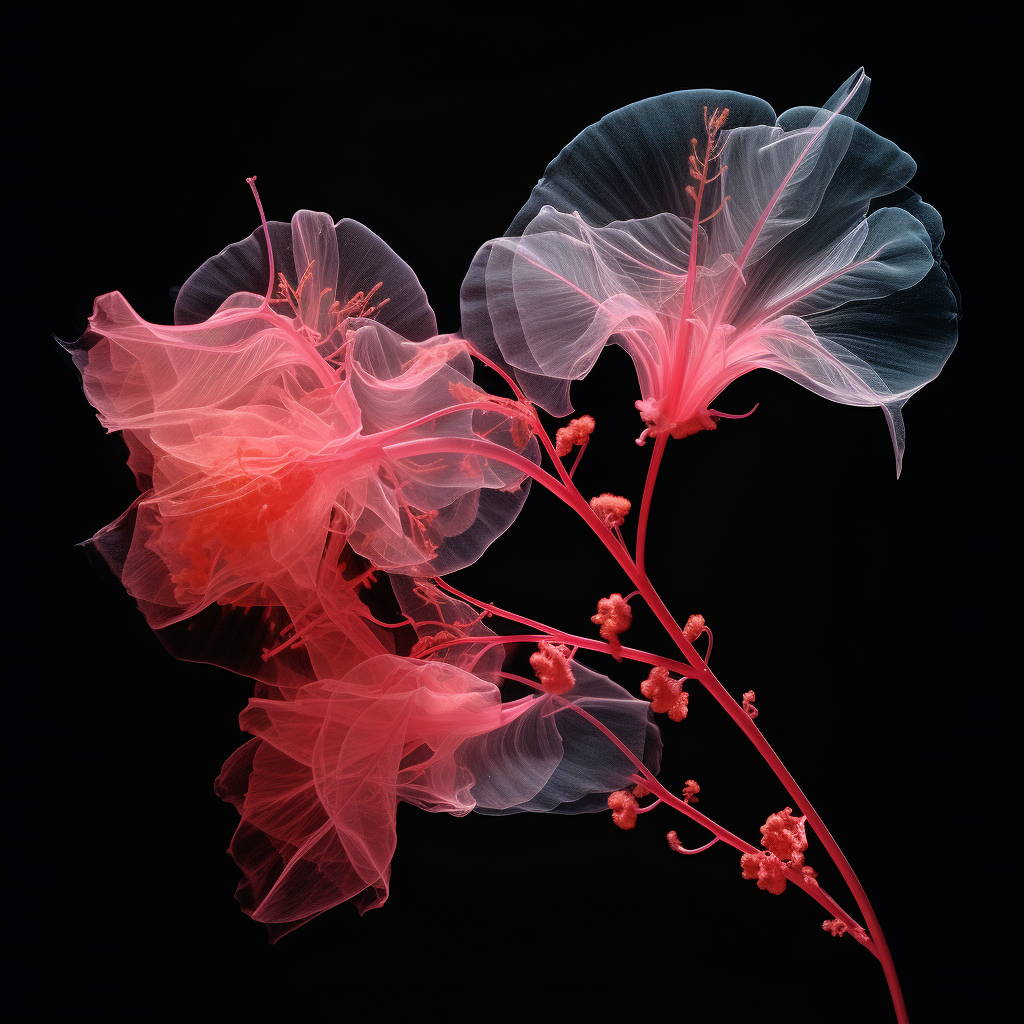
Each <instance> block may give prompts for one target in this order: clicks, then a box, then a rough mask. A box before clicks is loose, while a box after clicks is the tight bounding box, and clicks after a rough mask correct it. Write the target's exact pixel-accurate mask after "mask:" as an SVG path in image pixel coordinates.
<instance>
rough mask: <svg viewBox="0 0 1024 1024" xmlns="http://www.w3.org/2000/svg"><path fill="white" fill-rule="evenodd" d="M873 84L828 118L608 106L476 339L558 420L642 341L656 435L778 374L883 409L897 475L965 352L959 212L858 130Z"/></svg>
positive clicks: (693, 104) (684, 95) (703, 416)
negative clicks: (947, 233)
mask: <svg viewBox="0 0 1024 1024" xmlns="http://www.w3.org/2000/svg"><path fill="white" fill-rule="evenodd" d="M867 90H868V79H867V78H866V77H864V75H863V72H858V73H857V74H856V75H854V76H853V77H852V78H851V79H850V80H849V81H848V82H846V83H845V84H844V86H843V87H842V88H841V89H840V90H839V91H838V92H837V93H836V94H835V96H833V97H832V98H831V99H830V100H829V101H828V102H827V103H826V104H825V106H824V107H823V108H820V109H819V108H812V107H798V108H794V109H792V110H788V111H786V112H785V113H784V114H782V115H781V116H780V117H778V118H777V117H776V115H775V113H774V111H773V110H772V109H771V108H770V107H769V106H768V104H766V103H764V102H763V101H762V100H759V99H756V98H755V97H752V96H745V95H743V94H740V93H731V92H718V91H714V90H694V91H687V92H677V93H670V94H667V95H665V96H659V97H656V98H653V99H649V100H644V101H642V102H639V103H634V104H632V105H630V106H628V107H624V108H623V109H621V110H618V111H616V112H614V113H612V114H609V115H608V116H607V117H605V118H603V119H602V120H601V121H600V122H599V123H598V124H596V125H593V126H591V127H590V128H588V129H587V130H586V131H584V132H583V133H582V134H580V135H579V136H578V137H577V138H576V139H575V140H573V142H571V143H570V144H569V145H568V146H567V147H566V148H565V149H564V150H563V151H562V153H561V154H560V155H559V156H558V157H557V158H556V159H555V160H554V161H552V163H551V164H550V165H549V166H548V168H547V170H546V171H545V174H544V177H543V178H542V179H541V181H540V182H539V183H538V185H537V186H536V188H535V189H534V190H533V194H532V196H531V198H530V201H529V202H528V203H527V204H526V206H525V207H524V208H523V209H522V210H521V211H520V213H519V215H518V216H517V217H516V219H515V220H514V221H513V224H512V226H511V227H510V229H509V231H508V236H507V237H505V238H500V239H495V240H493V241H491V242H488V243H487V244H486V245H485V246H484V247H483V248H482V249H481V250H480V251H479V252H478V254H477V256H476V258H475V259H474V262H473V265H472V267H471V268H470V271H469V273H468V275H467V277H466V280H465V282H464V284H463V291H462V309H463V333H464V334H465V336H466V337H468V338H471V339H472V340H473V341H474V342H475V343H476V344H477V345H478V346H479V347H480V348H481V349H483V350H484V351H487V352H489V353H490V354H491V355H493V356H497V357H498V358H503V359H504V360H505V361H506V362H507V363H508V364H509V365H511V366H512V367H513V368H515V370H516V373H517V376H518V377H519V379H520V381H521V383H522V385H523V388H524V390H525V391H526V393H527V395H528V396H529V397H530V398H531V399H532V400H533V401H536V402H537V403H538V404H540V405H541V406H543V407H544V408H545V409H547V410H548V411H549V412H552V413H554V414H556V415H566V414H568V413H569V412H570V411H571V408H572V407H571V405H570V402H569V386H570V383H571V382H572V381H573V380H579V379H580V378H582V377H584V376H586V374H587V373H588V372H589V371H590V369H591V368H592V367H593V365H594V363H595V361H596V360H597V358H598V356H599V355H600V353H601V351H602V349H603V348H604V346H605V345H607V344H610V343H615V344H618V345H620V346H622V347H623V348H624V349H625V350H626V351H627V352H628V353H629V355H630V356H631V358H632V360H633V362H634V364H635V366H636V370H637V375H638V377H639V382H640V392H641V398H640V399H639V401H637V403H636V405H637V409H638V410H639V412H640V415H641V417H642V420H643V423H644V430H643V432H642V434H641V436H640V442H641V443H642V442H643V440H644V439H645V438H646V437H648V436H651V435H655V436H659V435H660V436H669V435H670V436H672V437H685V436H687V435H688V434H692V433H695V432H696V431H699V430H706V429H714V427H715V426H716V424H717V421H718V418H719V417H720V416H722V415H723V414H722V413H720V412H717V411H716V410H714V409H713V408H712V402H713V401H714V399H715V398H716V397H717V396H718V395H719V394H720V393H721V392H722V391H723V390H724V389H725V387H726V386H727V385H728V384H729V383H731V382H732V381H733V380H735V379H736V378H737V377H739V376H741V375H742V374H744V373H747V372H748V371H750V370H752V369H754V368H755V367H767V368H769V369H772V370H775V371H777V372H779V373H782V374H784V375H785V376H787V377H790V378H791V379H793V380H795V381H797V382H798V383H800V384H802V385H804V386H805V387H807V388H809V389H810V390H812V391H814V392H816V393H817V394H820V395H823V396H824V397H826V398H830V399H832V400H833V401H837V402H842V403H844V404H848V405H870V406H880V407H881V408H882V409H883V410H884V412H885V414H886V417H887V419H888V422H889V426H890V430H891V433H892V437H893V442H894V445H895V449H896V459H897V472H898V471H899V468H900V464H901V461H902V454H903V448H904V430H903V423H902V416H901V409H902V407H903V405H904V403H905V402H906V401H907V399H908V398H909V397H910V396H911V395H912V394H913V393H914V392H915V391H917V390H918V389H919V388H921V387H922V386H923V385H924V384H926V383H927V382H928V381H930V380H932V379H934V377H935V376H936V375H937V374H938V373H939V371H940V370H941V368H942V365H943V363H944V362H945V360H946V358H947V357H948V356H949V354H950V352H951V351H952V349H953V346H954V345H955V343H956V332H957V322H958V319H959V296H958V293H957V292H956V287H955V285H954V283H953V282H952V279H951V278H950V277H949V274H948V272H947V270H946V267H945V264H944V263H943V262H942V256H941V252H940V250H939V245H940V242H941V241H942V235H943V232H942V222H941V220H940V218H939V215H938V214H937V213H936V212H935V210H934V209H932V207H930V206H928V205H926V204H925V203H924V202H922V201H921V199H920V197H919V196H917V195H916V194H915V193H913V192H911V191H910V190H909V189H907V188H906V187H905V186H906V183H907V182H908V181H909V180H910V179H911V177H912V176H913V174H914V172H915V170H916V166H915V164H914V161H913V160H912V159H911V158H910V157H909V156H907V154H905V153H903V152H902V151H901V150H900V149H899V148H898V147H897V146H896V145H895V144H893V143H891V142H889V141H887V140H885V139H883V138H881V137H880V136H878V135H875V134H874V133H872V132H871V131H869V130H868V129H866V128H864V127H863V126H861V125H859V124H858V123H857V122H856V120H855V117H856V115H857V114H858V113H859V111H860V108H861V107H862V106H863V103H864V100H865V99H866V96H867ZM883 197H884V198H883ZM871 206H875V207H876V208H875V209H874V210H873V212H871V213H869V208H870V207H871ZM695 224H696V226H695ZM694 239H696V241H695V242H694Z"/></svg>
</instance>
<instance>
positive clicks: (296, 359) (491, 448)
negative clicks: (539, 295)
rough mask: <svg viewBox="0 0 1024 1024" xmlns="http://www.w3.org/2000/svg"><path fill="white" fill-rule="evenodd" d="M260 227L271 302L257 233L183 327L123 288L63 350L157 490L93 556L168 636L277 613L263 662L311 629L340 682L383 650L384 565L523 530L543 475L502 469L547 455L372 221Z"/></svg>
mask: <svg viewBox="0 0 1024 1024" xmlns="http://www.w3.org/2000/svg"><path fill="white" fill-rule="evenodd" d="M267 233H268V234H269V237H270V239H271V241H272V246H273V251H272V255H273V259H274V264H273V266H274V267H275V268H276V269H277V270H278V271H279V274H278V276H277V280H276V289H274V290H271V289H268V288H266V287H261V281H262V282H266V281H267V275H268V256H269V254H268V251H267V246H266V240H265V238H264V235H263V231H262V229H261V230H260V231H259V232H257V233H254V235H253V236H252V237H250V238H249V239H247V240H245V241H243V242H240V243H237V244H236V245H233V246H229V247H228V248H227V249H225V250H224V252H222V253H221V254H220V255H218V256H215V257H213V258H212V259H211V260H208V261H207V262H206V263H204V264H203V266H202V267H201V268H200V269H199V270H198V271H196V273H195V274H193V275H192V277H190V278H189V280H188V281H187V282H186V284H185V285H184V287H183V288H182V289H181V292H180V293H179V295H178V298H177V304H176V309H175V316H176V320H177V323H176V325H175V326H161V325H157V324H150V323H147V322H146V321H144V320H143V319H142V318H141V317H139V316H138V314H136V313H135V312H134V310H132V309H131V307H130V306H129V305H128V303H127V302H126V301H125V299H124V298H123V296H121V295H120V293H117V292H113V293H111V294H108V295H104V296H101V297H100V298H99V299H97V300H96V305H95V310H94V313H93V317H92V318H91V320H90V325H89V330H88V331H87V332H86V334H85V335H84V336H83V338H82V339H80V341H79V342H77V343H75V344H73V345H71V346H69V348H70V349H71V351H72V353H73V355H74V358H75V362H76V364H77V365H78V367H79V368H80V370H81V372H82V377H83V384H84V387H85V391H86V394H87V395H88V397H89V399H90V401H91V402H92V404H93V405H94V406H95V407H96V409H97V410H98V412H99V415H100V420H101V422H102V423H103V424H104V425H105V426H106V427H107V428H108V429H109V430H112V431H114V430H116V431H120V432H121V434H122V436H123V437H124V439H125V441H126V442H127V445H128V448H129V453H130V455H129V465H130V466H131V468H132V469H133V471H134V472H135V475H136V477H137V480H138V482H139V486H140V489H141V490H142V491H143V494H142V496H141V497H140V498H139V500H138V501H137V502H136V503H135V505H134V506H133V507H132V509H130V510H129V512H128V513H126V514H125V516H123V517H122V518H121V519H119V520H118V521H117V522H116V523H114V524H112V525H111V526H109V527H106V528H105V529H103V530H101V531H100V532H99V533H98V534H97V535H96V537H95V538H93V544H94V545H95V547H96V549H97V550H98V551H99V552H100V553H101V554H102V556H103V557H104V559H105V560H106V562H107V564H108V565H109V566H110V567H111V568H112V569H113V571H114V572H115V573H117V575H118V576H119V577H120V578H121V579H122V581H123V582H124V584H125V586H126V587H127V589H128V590H129V591H130V593H131V594H132V595H133V596H134V597H135V598H136V600H137V601H138V603H139V605H140V607H141V608H142V610H143V612H144V613H145V614H146V616H147V619H148V620H149V622H150V624H151V625H152V626H154V628H160V629H163V628H166V627H171V626H173V625H174V624H176V623H180V622H182V621H183V620H186V619H191V618H193V617H195V616H196V615H197V614H198V613H200V612H202V611H203V609H206V608H208V607H210V606H213V605H216V606H219V607H220V608H222V609H241V610H243V611H248V610H249V609H252V608H257V609H271V610H272V611H271V612H267V613H265V619H264V628H263V634H264V635H263V640H264V641H265V643H264V644H263V647H264V648H266V647H270V648H271V649H273V648H274V647H275V646H277V645H279V644H280V643H284V642H292V641H294V640H295V638H296V637H297V636H298V635H299V634H300V633H303V631H304V636H305V638H306V639H309V638H311V637H312V636H314V635H319V636H320V637H322V638H326V642H325V643H326V646H325V647H324V651H326V650H327V648H328V647H330V646H331V645H334V648H335V650H334V653H333V654H326V655H325V656H324V657H323V658H322V659H321V661H323V662H324V663H323V664H322V665H321V666H320V669H321V674H323V673H324V672H327V671H328V670H330V671H331V672H332V673H334V674H339V673H341V672H342V671H343V670H344V669H346V668H348V667H349V666H350V665H351V664H353V663H354V662H355V661H357V660H359V659H360V658H365V657H370V656H376V655H379V654H381V653H384V651H383V650H382V648H381V645H380V635H379V630H377V629H375V628H374V625H373V622H372V616H368V610H367V609H366V607H365V606H364V604H363V603H362V601H361V599H360V594H361V587H362V585H363V584H364V583H365V582H367V580H368V579H372V571H373V570H375V569H384V570H387V571H396V572H399V571H401V572H419V573H425V574H438V573H443V572H448V571H451V570H453V569H456V568H460V567H462V566H464V565H467V564H469V563H470V562H472V561H474V560H475V559H476V558H477V557H478V556H479V554H480V553H481V552H482V551H483V549H484V548H485V547H486V546H487V544H488V543H490V541H491V540H492V539H493V538H494V537H495V536H497V535H498V534H500V533H501V532H502V531H503V530H504V529H505V528H506V527H507V526H508V525H509V524H510V523H511V522H512V520H513V519H514V518H515V516H516V514H517V513H518V511H519V508H520V507H521V505H522V503H523V501H524V500H525V497H526V493H527V490H528V482H529V481H528V478H526V477H525V476H524V473H523V472H522V470H521V469H517V468H514V467H511V466H509V465H508V464H507V461H505V460H507V459H509V458H512V459H513V460H514V459H519V460H520V464H522V463H523V462H525V460H529V459H536V444H535V441H534V440H533V438H532V437H531V434H530V427H529V423H528V420H529V416H530V415H531V413H530V412H529V411H528V410H526V408H525V407H523V406H518V405H516V404H515V403H511V402H509V401H508V400H505V399H492V398H491V397H490V396H487V395H485V394H484V393H483V392H481V391H480V390H479V389H477V388H475V387H473V385H472V373H473V368H472V361H471V359H470V357H469V355H468V353H467V351H466V346H465V344H464V343H462V342H460V341H458V340H455V339H452V338H450V337H446V336H436V335H435V333H434V332H435V330H436V325H435V322H434V316H433V313H432V311H431V310H430V307H429V306H428V305H427V303H426V296H425V295H424V293H423V290H422V289H421V288H420V286H419V283H418V282H417V280H416V278H415V275H414V274H413V273H412V271H411V270H410V269H409V267H408V266H407V265H406V264H404V263H403V262H402V261H401V260H400V259H399V258H398V257H397V256H396V255H395V254H394V253H393V252H392V251H391V250H390V249H389V248H388V247H387V246H386V245H384V243H383V242H381V241H380V239H378V238H377V237H376V236H375V235H373V234H372V233H371V232H369V231H368V230H367V229H366V228H364V227H363V226H362V225H360V224H357V223H356V222H354V221H340V222H338V224H334V223H333V222H332V221H331V219H330V218H329V217H328V216H327V215H326V214H321V213H312V212H309V211H300V212H299V213H297V214H296V215H295V216H294V217H293V219H292V222H291V225H290V226H289V225H285V224H280V223H277V222H274V223H271V224H269V225H267ZM261 292H262V293H263V294H261ZM400 332H405V333H404V334H403V333H400ZM410 339H412V340H410ZM495 454H496V455H497V456H498V457H497V458H494V457H492V456H493V455H495ZM210 625H211V629H215V628H216V623H214V622H212V621H211V624H210ZM339 628H340V630H341V632H340V633H339ZM288 631H291V633H290V634H289V632H288ZM208 632H209V631H208ZM288 635H290V636H291V637H292V641H288ZM193 646H194V645H193ZM342 648H345V649H344V650H342ZM385 650H386V647H385ZM225 653H226V650H225V645H223V644H221V645H220V651H219V655H218V657H217V658H214V659H212V660H218V658H219V660H221V663H223V660H224V655H225ZM263 653H265V651H261V656H262V654H263ZM321 653H323V652H321ZM186 656H191V655H186ZM203 660H211V658H210V657H209V656H208V655H207V656H204V657H203ZM238 660H240V657H239V656H236V658H235V659H234V661H232V662H231V663H230V667H233V668H239V666H238V665H237V664H236V662H237V661H238ZM249 660H250V661H251V660H252V659H251V658H250V659H249ZM239 670H245V669H244V668H243V669H239Z"/></svg>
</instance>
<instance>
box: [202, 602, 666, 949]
mask: <svg viewBox="0 0 1024 1024" xmlns="http://www.w3.org/2000/svg"><path fill="white" fill-rule="evenodd" d="M453 604H454V603H453ZM463 650H465V648H464V649H463ZM578 676H579V678H578V684H579V685H578V686H577V687H575V688H574V691H573V694H572V696H571V697H570V698H566V699H567V700H571V701H579V702H580V704H581V705H582V706H584V707H586V709H587V710H588V711H589V713H590V714H593V715H595V716H596V717H598V718H599V719H600V720H601V721H603V722H605V723H606V724H608V725H609V727H611V728H613V730H614V731H615V733H616V735H618V736H619V738H620V739H622V740H623V742H625V743H626V744H627V745H628V746H629V747H630V749H632V750H633V751H634V752H635V753H636V754H637V755H638V756H641V757H643V758H644V759H645V761H646V763H648V764H649V765H651V766H652V768H653V770H657V767H658V762H659V759H660V751H661V745H660V739H659V738H658V736H657V731H656V730H653V731H652V728H651V727H650V725H649V723H648V721H647V711H646V705H645V704H644V703H643V702H641V701H638V700H635V699H634V698H631V697H630V696H629V694H628V693H626V691H625V690H623V689H622V688H621V687H618V686H616V685H615V684H614V683H612V682H611V681H610V680H608V679H606V678H605V677H603V676H598V675H597V674H596V673H592V672H589V671H588V670H587V669H585V668H583V667H582V666H579V667H578ZM577 690H578V691H579V692H576V691H577ZM555 701H560V702H561V703H560V704H556V703H555ZM559 708H561V710H559ZM556 712H557V713H556ZM240 721H241V725H242V728H243V729H245V730H247V731H248V732H251V733H252V734H253V736H254V738H253V739H252V740H250V741H249V742H248V743H246V744H245V745H244V746H243V747H242V748H240V749H239V750H238V751H237V752H236V753H235V754H234V755H233V756H232V757H231V758H229V760H228V761H227V763H226V764H225V765H224V768H223V769H222V771H221V774H220V777H219V778H218V780H217V786H216V788H217V792H218V794H219V795H220V796H221V797H222V798H223V799H225V800H227V801H229V802H231V803H232V804H233V805H234V806H235V808H236V809H237V810H238V812H239V814H240V816H241V822H240V823H239V826H238V829H237V831H236V833H235V836H234V839H233V840H232V843H231V847H230V852H231V854H232V856H233V857H234V859H235V861H236V862H237V864H238V866H239V868H240V869H241V871H242V875H243V877H242V881H241V883H240V885H239V887H238V891H237V894H236V895H237V898H238V900H239V903H240V904H241V906H242V909H243V910H244V911H245V912H246V913H247V914H250V915H251V916H252V917H253V918H254V919H255V920H257V921H263V922H264V923H266V924H267V925H268V926H269V928H270V933H271V938H272V940H276V939H277V938H280V937H281V936H282V935H284V934H286V933H287V932H289V931H291V930H292V929H294V928H296V927H298V926H299V925H301V924H303V923H304V922H306V921H308V920H310V919H311V918H312V917H315V916H316V915H317V914H320V913H322V912H323V911H325V910H327V909H329V908H330V907H333V906H335V905H337V904H339V903H342V902H345V901H351V902H353V903H354V904H355V905H356V907H357V908H358V909H359V910H360V912H364V911H366V910H370V909H373V908H375V907H379V906H381V904H383V903H384V901H385V900H386V899H387V896H388V890H389V884H390V876H391V859H392V856H393V854H394V852H395V848H396V844H397V832H396V815H397V809H398V804H399V802H405V803H409V804H413V805H414V806H416V807H420V808H422V809H424V810H429V811H435V812H437V811H447V812H448V813H451V814H455V815H463V814H466V813H468V812H469V811H470V810H473V809H474V808H475V809H477V810H482V811H485V812H487V813H492V814H507V813H512V812H515V811H520V810H552V811H556V812H558V813H576V812H579V811H591V810H597V809H599V808H600V807H602V806H605V805H606V803H607V799H608V793H609V792H611V791H613V790H614V789H616V788H617V787H619V786H621V785H622V784H623V783H625V782H626V781H627V780H628V779H629V777H630V774H631V773H632V770H633V767H632V764H631V763H630V762H628V761H627V760H626V759H625V758H624V757H622V756H621V754H618V753H617V751H616V750H615V748H614V747H612V746H611V744H610V743H609V742H608V741H607V740H606V739H605V737H604V736H602V735H601V733H600V732H599V731H598V730H596V729H594V728H593V726H592V725H591V724H590V723H588V722H584V721H583V720H582V719H580V718H579V717H578V716H576V715H575V714H574V713H573V712H572V711H571V710H570V709H568V708H566V707H565V700H564V699H563V698H556V697H553V696H550V695H546V694H545V695H541V696H528V697H524V698H522V699H521V700H517V701H511V702H509V703H505V704H502V702H501V693H500V691H499V689H498V687H497V686H495V685H494V683H491V682H488V681H486V680H485V679H483V678H481V677H480V676H479V675H478V674H474V673H471V672H468V671H466V670H465V669H463V668H459V667H457V666H456V665H454V664H450V663H446V662H443V661H439V660H434V659H431V660H428V661H423V660H417V659H411V658H399V657H393V656H382V657H378V658H374V659H371V660H368V661H365V662H363V663H362V664H360V665H358V666H356V667H355V668H354V669H352V671H350V672H349V673H348V674H347V675H346V676H345V677H344V678H343V679H340V680H317V681H314V682H312V683H309V684H307V685H306V686H304V687H303V688H302V689H301V690H299V692H298V693H297V694H296V695H295V698H294V699H293V700H289V701H282V700H265V699H253V700H251V701H250V702H249V706H248V707H247V708H246V710H245V711H244V712H243V713H242V715H241V718H240ZM581 725H582V727H583V728H581Z"/></svg>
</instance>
